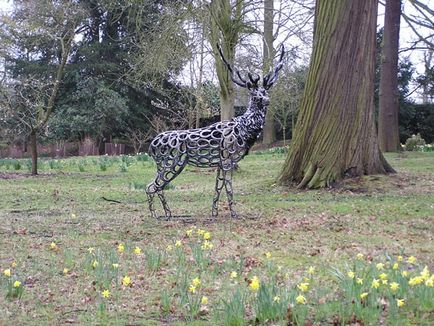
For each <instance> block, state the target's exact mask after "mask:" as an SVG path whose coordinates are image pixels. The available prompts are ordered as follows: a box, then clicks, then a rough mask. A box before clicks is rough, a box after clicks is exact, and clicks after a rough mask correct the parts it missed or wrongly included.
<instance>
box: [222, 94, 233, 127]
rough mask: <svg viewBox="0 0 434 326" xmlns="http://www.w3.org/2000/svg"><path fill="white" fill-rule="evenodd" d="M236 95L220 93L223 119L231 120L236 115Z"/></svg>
mask: <svg viewBox="0 0 434 326" xmlns="http://www.w3.org/2000/svg"><path fill="white" fill-rule="evenodd" d="M234 102H235V97H234V96H225V95H224V94H222V93H220V109H221V116H220V118H221V121H225V120H230V119H232V118H233V117H234V116H235V107H234Z"/></svg>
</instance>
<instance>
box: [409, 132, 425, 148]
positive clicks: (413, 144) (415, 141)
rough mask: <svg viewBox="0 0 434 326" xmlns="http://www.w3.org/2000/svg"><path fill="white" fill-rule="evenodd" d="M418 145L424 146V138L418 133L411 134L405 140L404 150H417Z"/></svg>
mask: <svg viewBox="0 0 434 326" xmlns="http://www.w3.org/2000/svg"><path fill="white" fill-rule="evenodd" d="M420 146H425V140H424V139H423V138H422V137H421V136H420V134H417V135H412V136H411V137H410V138H408V139H407V140H406V142H405V150H406V151H417V150H419V147H420Z"/></svg>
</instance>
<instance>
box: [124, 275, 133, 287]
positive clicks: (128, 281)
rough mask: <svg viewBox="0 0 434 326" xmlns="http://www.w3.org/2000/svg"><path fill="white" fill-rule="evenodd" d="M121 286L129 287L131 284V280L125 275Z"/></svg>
mask: <svg viewBox="0 0 434 326" xmlns="http://www.w3.org/2000/svg"><path fill="white" fill-rule="evenodd" d="M122 284H123V285H124V286H129V285H130V284H131V278H130V277H129V276H128V275H125V276H124V278H123V279H122Z"/></svg>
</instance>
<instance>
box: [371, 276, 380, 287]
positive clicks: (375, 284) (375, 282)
mask: <svg viewBox="0 0 434 326" xmlns="http://www.w3.org/2000/svg"><path fill="white" fill-rule="evenodd" d="M371 287H373V288H374V289H378V288H379V287H380V281H379V280H377V279H375V278H374V279H373V280H372V283H371Z"/></svg>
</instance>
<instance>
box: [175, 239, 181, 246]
mask: <svg viewBox="0 0 434 326" xmlns="http://www.w3.org/2000/svg"><path fill="white" fill-rule="evenodd" d="M181 246H182V241H181V240H176V242H175V247H178V248H179V247H181Z"/></svg>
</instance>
